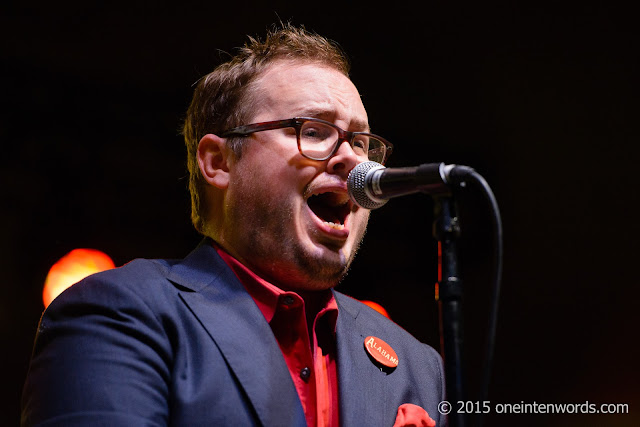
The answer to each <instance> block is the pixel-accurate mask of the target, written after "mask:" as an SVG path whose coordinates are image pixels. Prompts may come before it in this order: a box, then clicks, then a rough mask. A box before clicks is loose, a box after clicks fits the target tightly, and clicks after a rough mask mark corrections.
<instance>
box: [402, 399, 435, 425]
mask: <svg viewBox="0 0 640 427" xmlns="http://www.w3.org/2000/svg"><path fill="white" fill-rule="evenodd" d="M393 427H436V422H435V421H434V420H433V419H431V417H430V416H429V414H428V413H427V411H425V410H424V409H422V408H421V407H419V406H418V405H414V404H412V403H405V404H402V405H400V407H399V408H398V415H397V416H396V422H395V424H394V425H393Z"/></svg>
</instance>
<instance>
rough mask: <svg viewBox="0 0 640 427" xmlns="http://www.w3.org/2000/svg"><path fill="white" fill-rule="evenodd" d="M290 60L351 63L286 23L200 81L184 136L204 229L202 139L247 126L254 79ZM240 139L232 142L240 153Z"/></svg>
mask: <svg viewBox="0 0 640 427" xmlns="http://www.w3.org/2000/svg"><path fill="white" fill-rule="evenodd" d="M281 60H292V61H300V62H302V63H309V62H311V63H319V64H322V65H324V66H329V67H332V68H334V69H336V70H338V71H340V72H342V73H343V74H344V75H345V76H347V77H348V76H349V69H350V64H349V60H348V58H347V56H346V54H345V53H344V52H343V50H342V49H341V48H340V46H338V44H337V43H335V42H333V41H331V40H328V39H327V38H325V37H322V36H320V35H318V34H315V33H311V32H309V31H307V30H306V29H305V28H304V27H295V26H293V25H291V24H282V25H281V26H280V27H279V28H274V29H272V30H271V31H269V32H268V33H267V35H266V38H265V39H264V41H261V40H259V39H256V38H253V37H249V41H248V42H247V43H246V44H245V45H244V47H242V48H240V49H239V50H238V53H237V54H236V55H235V56H234V57H232V58H231V59H230V60H229V61H227V62H225V63H223V64H221V65H219V66H218V67H216V69H215V70H213V71H212V72H211V73H209V74H207V75H206V76H204V77H203V78H202V79H200V81H199V82H198V85H197V87H196V89H195V92H194V94H193V99H192V100H191V104H190V106H189V109H188V110H187V115H186V118H185V121H184V126H183V131H182V134H183V135H184V141H185V145H186V147H187V167H188V169H189V192H190V193H191V221H192V222H193V225H194V227H195V228H196V230H198V231H199V232H200V233H204V229H205V225H206V218H207V206H206V203H205V201H204V189H205V188H206V185H207V183H206V181H205V180H204V178H203V177H202V174H201V172H200V168H199V166H198V161H197V151H198V144H199V142H200V139H201V138H202V137H203V136H204V135H206V134H209V133H213V134H217V135H219V134H220V133H221V132H223V131H225V130H226V129H230V128H233V127H236V126H240V125H242V124H245V123H244V122H245V120H249V119H250V118H251V116H252V115H253V113H254V112H253V110H252V105H253V103H252V102H251V97H252V95H253V93H252V91H251V88H252V85H251V84H252V82H254V81H255V80H256V78H257V77H258V76H260V75H261V74H262V73H263V72H264V71H265V70H266V69H267V68H268V67H269V65H271V64H273V63H274V62H276V61H281ZM241 141H242V138H234V139H233V140H230V141H229V143H230V145H231V148H232V150H233V153H234V154H235V155H236V156H237V157H240V156H241V153H242V149H241V148H242V147H241Z"/></svg>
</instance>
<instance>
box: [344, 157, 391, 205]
mask: <svg viewBox="0 0 640 427" xmlns="http://www.w3.org/2000/svg"><path fill="white" fill-rule="evenodd" d="M383 168H384V166H382V165H381V164H380V163H377V162H363V163H360V164H358V165H356V167H354V168H353V169H352V170H351V172H350V173H349V176H348V177H347V188H348V189H349V197H350V198H351V200H352V201H353V203H355V204H356V205H358V206H360V207H361V208H365V209H378V208H379V207H381V206H382V205H384V204H385V203H387V200H382V201H379V200H375V199H373V198H372V197H371V196H369V194H367V191H366V177H367V174H368V173H369V171H370V170H371V169H383Z"/></svg>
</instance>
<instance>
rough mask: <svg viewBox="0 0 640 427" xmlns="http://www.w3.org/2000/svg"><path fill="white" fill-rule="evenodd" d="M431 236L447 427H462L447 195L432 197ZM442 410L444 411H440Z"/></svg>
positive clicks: (458, 310) (452, 226)
mask: <svg viewBox="0 0 640 427" xmlns="http://www.w3.org/2000/svg"><path fill="white" fill-rule="evenodd" d="M434 201H435V205H434V223H433V235H434V237H435V238H436V239H437V240H438V283H437V285H436V301H438V308H439V314H440V337H441V338H440V339H441V348H442V353H443V359H444V371H445V383H446V387H447V391H446V396H447V400H448V402H449V405H450V406H449V407H448V409H450V410H451V412H450V413H449V426H450V427H463V426H464V424H465V423H464V422H465V419H464V414H461V413H458V411H457V409H458V402H459V401H464V397H463V396H464V394H463V375H462V354H463V352H462V341H463V333H462V294H463V290H462V280H461V279H460V278H459V277H458V254H457V248H456V238H457V237H458V236H459V235H460V226H459V224H458V218H457V216H456V215H455V204H454V202H453V200H452V197H451V195H450V194H444V195H438V196H436V197H434ZM443 409H445V410H446V409H447V408H446V407H443Z"/></svg>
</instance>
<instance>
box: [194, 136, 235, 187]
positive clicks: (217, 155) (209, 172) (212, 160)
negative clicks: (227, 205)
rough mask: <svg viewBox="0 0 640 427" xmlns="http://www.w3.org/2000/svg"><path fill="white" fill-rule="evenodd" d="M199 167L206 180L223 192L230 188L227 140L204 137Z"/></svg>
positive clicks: (200, 147) (199, 145) (199, 154)
mask: <svg viewBox="0 0 640 427" xmlns="http://www.w3.org/2000/svg"><path fill="white" fill-rule="evenodd" d="M197 156H198V165H199V166H200V172H202V176H203V177H204V179H205V180H206V181H207V182H208V183H209V184H210V185H212V186H214V187H216V188H219V189H221V190H224V189H226V188H227V187H228V186H229V163H230V160H231V159H230V158H229V156H230V153H229V150H228V149H227V140H226V139H225V138H220V137H219V136H217V135H214V134H211V133H210V134H207V135H205V136H203V137H202V139H201V140H200V143H199V144H198V153H197Z"/></svg>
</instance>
